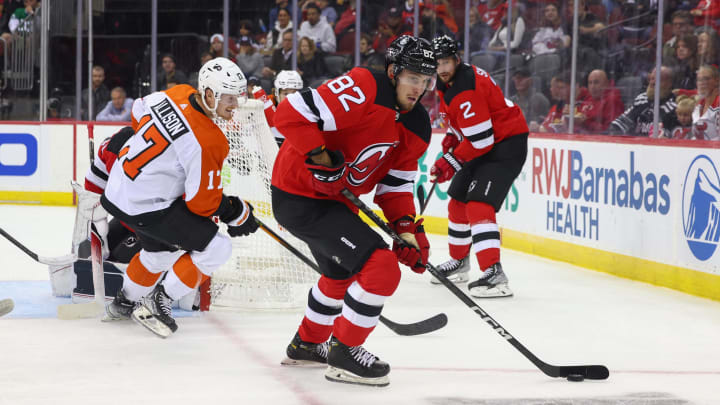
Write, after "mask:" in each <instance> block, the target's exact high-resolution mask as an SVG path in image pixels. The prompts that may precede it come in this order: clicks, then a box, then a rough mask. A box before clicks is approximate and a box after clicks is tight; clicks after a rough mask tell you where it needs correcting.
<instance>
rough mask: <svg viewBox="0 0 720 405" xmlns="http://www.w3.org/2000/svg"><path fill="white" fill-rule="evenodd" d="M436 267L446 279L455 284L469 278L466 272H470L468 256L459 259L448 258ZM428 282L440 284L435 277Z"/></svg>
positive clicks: (465, 281) (464, 281)
mask: <svg viewBox="0 0 720 405" xmlns="http://www.w3.org/2000/svg"><path fill="white" fill-rule="evenodd" d="M437 269H438V270H440V272H441V273H442V274H444V275H445V277H447V279H448V280H450V281H452V282H453V283H455V284H460V283H467V282H468V280H469V279H470V277H469V276H468V272H470V259H469V258H468V256H465V257H464V258H462V259H460V260H456V259H453V258H450V260H448V261H446V262H445V263H442V264H440V265H439V266H437ZM430 282H431V283H433V284H441V283H440V280H438V279H436V278H435V277H432V278H431V279H430Z"/></svg>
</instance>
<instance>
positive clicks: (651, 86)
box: [608, 66, 678, 136]
mask: <svg viewBox="0 0 720 405" xmlns="http://www.w3.org/2000/svg"><path fill="white" fill-rule="evenodd" d="M648 78H649V80H648V86H647V89H646V91H644V92H642V93H640V94H639V95H638V96H637V97H635V100H634V101H633V104H632V105H631V106H630V107H629V108H628V109H626V110H625V112H623V113H622V114H620V116H619V117H617V118H615V120H614V121H613V122H612V123H611V124H610V128H609V129H608V130H609V131H610V133H611V134H616V135H632V136H649V135H650V130H651V127H652V125H653V119H654V113H653V108H654V101H653V100H654V98H655V69H653V70H652V72H651V73H650V75H649V76H648ZM672 84H673V71H672V69H671V68H670V67H667V66H662V67H661V68H660V117H659V121H660V122H661V123H662V127H663V128H675V127H676V126H677V125H678V124H677V120H676V119H675V107H677V105H676V103H675V96H674V95H673V93H672Z"/></svg>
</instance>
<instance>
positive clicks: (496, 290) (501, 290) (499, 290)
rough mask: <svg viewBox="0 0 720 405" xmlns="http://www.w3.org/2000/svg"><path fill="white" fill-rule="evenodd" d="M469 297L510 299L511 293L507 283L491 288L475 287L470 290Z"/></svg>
mask: <svg viewBox="0 0 720 405" xmlns="http://www.w3.org/2000/svg"><path fill="white" fill-rule="evenodd" d="M470 295H472V296H473V297H475V298H500V297H512V296H513V292H512V290H511V289H510V287H509V286H508V285H507V283H502V284H497V285H495V286H493V287H490V288H488V287H475V288H472V289H470Z"/></svg>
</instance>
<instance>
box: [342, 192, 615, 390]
mask: <svg viewBox="0 0 720 405" xmlns="http://www.w3.org/2000/svg"><path fill="white" fill-rule="evenodd" d="M342 194H343V195H344V196H345V197H346V198H347V199H348V200H350V202H352V203H353V204H354V205H355V206H356V207H358V208H359V209H360V210H361V211H362V212H363V213H365V215H367V216H368V218H370V219H372V221H373V222H375V223H376V224H377V226H379V227H380V229H382V230H383V231H384V232H385V233H386V234H388V235H389V236H390V237H391V238H392V239H393V240H394V241H395V242H397V243H398V244H400V245H405V246H407V243H406V242H405V241H404V240H403V239H401V238H400V236H398V234H397V233H395V231H393V230H392V229H391V228H390V227H389V226H388V225H387V224H386V223H385V222H384V221H383V220H382V219H380V217H378V216H377V215H376V214H375V213H374V212H373V211H372V210H371V209H370V208H368V207H367V205H365V203H364V202H362V201H361V200H360V199H359V198H357V197H356V196H355V195H354V194H353V193H352V192H350V191H349V190H348V189H343V190H342ZM426 268H427V269H428V271H429V272H430V274H432V275H433V276H435V277H436V278H437V279H438V280H440V281H441V282H442V284H443V285H444V286H445V287H447V288H448V290H450V292H452V293H453V294H455V296H456V297H458V298H459V299H460V301H462V302H463V303H465V305H467V306H468V307H469V308H470V309H472V310H473V311H474V312H475V313H476V314H478V315H480V318H481V319H482V320H483V321H485V322H486V323H487V324H488V325H490V327H491V328H493V330H495V332H497V333H498V334H499V335H500V336H501V337H502V338H503V339H505V340H507V341H508V343H510V344H511V345H513V347H515V348H516V349H517V350H518V351H519V352H520V353H522V354H523V356H525V358H527V359H528V360H530V361H531V362H532V363H533V364H534V365H535V366H536V367H537V368H539V369H540V371H542V372H543V373H545V375H547V376H549V377H567V376H568V375H582V376H583V377H584V378H587V379H590V380H605V379H607V378H608V376H609V375H610V372H609V371H608V369H607V367H605V366H600V365H590V366H553V365H551V364H548V363H545V362H544V361H542V360H540V359H539V358H538V357H537V356H535V355H534V354H533V353H532V352H531V351H530V350H528V349H527V348H526V347H525V346H523V345H522V343H520V342H519V341H518V340H517V339H515V337H513V335H511V334H510V332H508V331H507V330H506V329H505V328H503V327H502V326H501V325H500V324H499V323H498V322H497V321H496V320H495V319H493V318H492V317H491V316H490V315H489V314H488V313H487V312H485V311H484V310H483V309H482V308H480V306H478V305H477V303H476V302H475V301H473V300H472V298H470V297H468V296H467V294H465V293H464V292H462V290H460V288H458V287H457V286H456V285H455V284H454V283H453V282H452V281H450V280H448V279H447V277H445V275H444V274H442V273H441V272H440V271H439V270H438V269H437V268H436V267H435V266H433V265H432V264H430V263H428V264H427V266H426Z"/></svg>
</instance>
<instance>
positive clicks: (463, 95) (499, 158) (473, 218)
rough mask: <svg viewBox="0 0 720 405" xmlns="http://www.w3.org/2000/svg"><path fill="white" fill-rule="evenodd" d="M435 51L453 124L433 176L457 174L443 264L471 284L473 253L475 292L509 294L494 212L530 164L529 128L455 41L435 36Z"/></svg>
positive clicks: (439, 179) (443, 96)
mask: <svg viewBox="0 0 720 405" xmlns="http://www.w3.org/2000/svg"><path fill="white" fill-rule="evenodd" d="M433 50H434V51H435V58H436V59H437V61H438V76H439V78H440V81H439V82H438V87H437V94H438V96H439V98H440V100H441V111H442V112H444V113H445V114H446V117H447V121H448V127H449V128H450V129H451V131H450V132H449V133H448V134H447V135H446V136H445V138H444V139H443V142H442V146H443V153H444V155H443V156H442V157H441V158H440V159H438V160H437V162H435V164H434V165H433V167H432V168H431V169H430V176H431V178H434V179H435V181H437V182H439V183H442V182H445V181H448V180H450V179H452V182H451V183H450V187H449V189H448V195H449V196H450V202H449V203H448V244H449V246H450V256H451V260H449V261H447V262H445V263H443V264H441V265H440V266H438V269H439V270H440V271H442V272H443V273H444V274H445V275H446V276H448V277H449V278H450V279H451V280H452V281H454V282H466V281H468V274H467V273H468V271H469V270H470V262H469V255H470V251H471V250H472V252H473V253H474V254H475V257H476V258H477V261H478V264H479V267H480V269H481V270H482V276H481V277H480V279H478V280H477V281H474V282H472V283H470V284H469V285H468V289H469V291H470V294H471V295H473V296H474V297H478V298H483V297H506V296H511V295H512V294H513V293H512V291H511V290H510V287H509V286H508V280H507V277H506V276H505V273H504V272H503V268H502V266H501V265H500V232H499V229H498V225H497V223H496V220H495V213H496V212H497V211H498V210H500V206H501V205H502V203H503V201H504V200H505V197H506V196H507V193H508V191H509V190H510V187H511V186H512V183H513V181H514V180H515V178H516V177H517V176H518V174H520V170H521V169H522V167H523V164H524V163H525V157H526V155H527V136H528V127H527V125H526V123H525V118H524V117H523V114H522V111H520V108H519V107H518V106H516V105H514V104H513V103H512V102H511V101H510V100H508V99H506V98H505V97H504V96H503V93H502V91H501V90H500V87H498V85H497V84H496V83H495V81H494V80H493V79H492V78H491V77H490V76H489V75H488V74H487V73H486V72H485V71H484V70H482V69H480V68H478V67H475V66H472V65H468V64H465V63H461V62H460V58H459V56H458V54H457V44H456V42H455V41H454V40H453V39H451V38H450V37H448V36H446V35H444V36H441V37H437V38H435V39H433ZM471 248H472V249H471ZM433 282H435V283H439V281H437V280H435V279H433Z"/></svg>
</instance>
